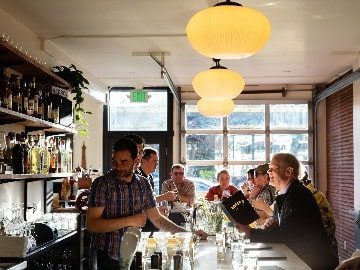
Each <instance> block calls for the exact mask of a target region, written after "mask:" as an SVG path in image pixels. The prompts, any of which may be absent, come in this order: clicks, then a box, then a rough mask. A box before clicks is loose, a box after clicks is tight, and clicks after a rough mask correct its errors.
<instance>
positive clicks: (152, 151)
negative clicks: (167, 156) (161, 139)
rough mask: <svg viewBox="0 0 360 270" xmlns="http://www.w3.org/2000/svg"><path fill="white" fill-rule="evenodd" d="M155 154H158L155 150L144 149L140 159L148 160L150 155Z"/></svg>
mask: <svg viewBox="0 0 360 270" xmlns="http://www.w3.org/2000/svg"><path fill="white" fill-rule="evenodd" d="M157 154H158V152H157V151H156V149H154V148H152V147H145V148H144V152H143V157H142V158H143V159H145V160H149V159H150V157H151V155H157Z"/></svg>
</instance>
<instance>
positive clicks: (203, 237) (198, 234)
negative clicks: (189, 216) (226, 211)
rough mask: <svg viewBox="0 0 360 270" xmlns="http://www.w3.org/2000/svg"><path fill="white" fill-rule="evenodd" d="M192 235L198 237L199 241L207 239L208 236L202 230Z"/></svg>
mask: <svg viewBox="0 0 360 270" xmlns="http://www.w3.org/2000/svg"><path fill="white" fill-rule="evenodd" d="M194 234H195V235H196V236H198V237H200V239H201V240H206V238H207V237H208V234H207V233H206V232H204V231H203V230H197V231H195V232H194Z"/></svg>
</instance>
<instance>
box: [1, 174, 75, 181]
mask: <svg viewBox="0 0 360 270" xmlns="http://www.w3.org/2000/svg"><path fill="white" fill-rule="evenodd" d="M73 175H74V173H47V174H40V173H39V174H0V180H26V179H50V178H62V177H70V176H73Z"/></svg>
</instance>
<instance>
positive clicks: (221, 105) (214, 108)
mask: <svg viewBox="0 0 360 270" xmlns="http://www.w3.org/2000/svg"><path fill="white" fill-rule="evenodd" d="M196 106H197V109H198V111H199V112H200V113H201V114H202V115H204V116H207V117H225V116H227V115H228V114H229V113H231V112H232V111H233V110H234V101H232V100H231V99H206V98H201V99H200V100H199V101H198V102H197V104H196Z"/></svg>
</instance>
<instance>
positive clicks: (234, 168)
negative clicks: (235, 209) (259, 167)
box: [229, 165, 256, 188]
mask: <svg viewBox="0 0 360 270" xmlns="http://www.w3.org/2000/svg"><path fill="white" fill-rule="evenodd" d="M255 167H256V166H253V165H230V166H229V172H230V175H231V180H232V183H233V185H234V186H236V187H237V188H240V186H241V185H242V184H243V183H245V182H246V180H247V174H246V172H247V171H248V170H249V169H253V168H255Z"/></svg>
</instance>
